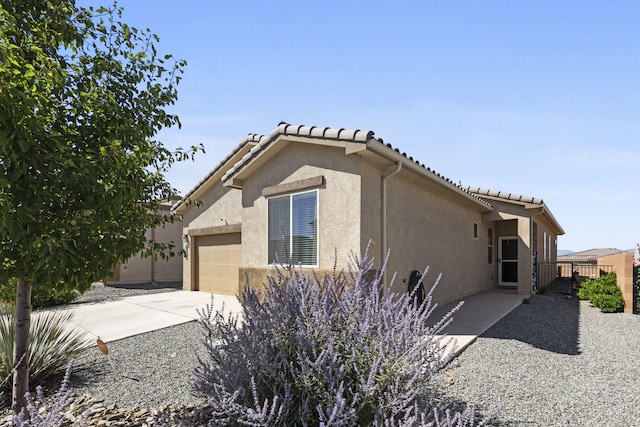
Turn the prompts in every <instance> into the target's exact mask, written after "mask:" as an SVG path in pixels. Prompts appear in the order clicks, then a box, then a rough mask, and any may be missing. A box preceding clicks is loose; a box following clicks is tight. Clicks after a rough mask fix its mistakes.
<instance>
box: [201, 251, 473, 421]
mask: <svg viewBox="0 0 640 427" xmlns="http://www.w3.org/2000/svg"><path fill="white" fill-rule="evenodd" d="M352 261H353V262H352V267H351V268H350V269H349V271H348V272H340V273H337V272H334V274H333V275H325V276H323V277H317V276H315V275H312V274H307V273H304V272H302V271H301V270H298V269H296V268H293V267H282V266H281V267H280V268H279V269H277V274H276V275H274V277H270V278H269V281H268V283H266V284H264V288H263V289H262V290H256V289H255V288H252V287H249V286H248V285H246V286H245V287H244V291H243V294H242V306H243V314H242V317H241V320H240V319H239V318H238V317H234V316H230V315H228V314H225V313H224V312H221V311H216V312H214V311H213V309H212V306H208V307H207V308H206V309H205V310H203V311H202V312H201V319H200V323H201V325H202V327H203V331H204V340H205V343H206V348H207V356H206V357H204V358H201V359H200V361H199V365H198V367H197V368H196V371H195V382H194V389H195V392H196V394H197V395H199V396H203V397H205V398H207V400H208V403H209V405H210V406H211V408H212V419H211V422H210V424H209V425H225V426H238V425H259V426H282V425H287V426H354V425H361V426H387V427H392V426H427V425H433V426H453V425H455V426H467V425H477V424H476V420H475V419H474V413H473V411H472V410H471V409H469V408H467V410H465V411H463V412H456V411H449V410H447V409H446V408H443V407H439V406H437V405H436V404H434V403H433V402H434V401H435V399H436V397H437V396H438V386H437V384H436V381H435V379H434V378H433V375H434V373H436V372H437V371H439V370H441V369H443V368H444V367H445V366H447V364H448V363H449V362H450V360H451V359H452V357H453V353H452V352H451V351H450V350H446V349H445V344H446V343H447V342H448V339H447V338H446V336H444V335H442V334H441V333H442V330H443V328H444V327H445V326H446V325H448V324H449V322H450V321H451V320H452V314H453V312H454V311H455V310H457V308H458V307H459V306H458V307H456V308H455V309H454V310H452V312H450V313H449V314H447V315H446V316H445V317H444V318H442V319H440V320H437V321H435V322H432V321H431V320H430V319H429V316H430V314H431V313H432V311H433V309H434V307H435V306H434V305H433V304H432V293H433V290H432V291H431V292H430V293H429V294H428V296H427V298H426V299H425V301H424V303H423V304H422V305H421V306H416V303H415V302H414V299H413V298H412V296H411V295H409V294H394V293H392V292H390V290H389V287H388V286H384V285H383V284H382V283H381V280H382V279H381V278H382V277H383V276H382V273H380V274H378V275H377V276H376V277H375V279H373V280H371V281H368V280H366V277H367V273H368V272H369V271H370V269H371V267H372V264H371V263H370V262H369V261H368V260H367V256H366V254H365V256H364V257H363V258H362V259H358V258H357V257H353V260H352ZM425 273H426V272H425ZM423 278H424V275H423ZM421 280H422V279H421ZM436 283H437V281H436ZM480 425H482V422H480Z"/></svg>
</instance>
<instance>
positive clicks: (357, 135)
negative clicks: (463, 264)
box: [222, 122, 491, 207]
mask: <svg viewBox="0 0 640 427" xmlns="http://www.w3.org/2000/svg"><path fill="white" fill-rule="evenodd" d="M252 135H253V136H254V140H255V141H258V144H257V145H256V146H255V147H253V148H252V149H251V151H249V153H247V154H246V155H245V156H243V157H242V159H241V160H240V161H239V162H238V163H236V164H235V165H233V167H231V168H230V169H229V170H228V171H227V172H226V173H225V174H224V176H223V177H222V180H223V181H226V180H228V179H229V178H230V177H231V176H232V175H233V174H235V173H236V172H238V171H239V170H240V169H242V168H243V167H244V166H245V165H246V164H248V163H249V161H250V160H251V159H252V158H253V157H255V156H256V155H257V154H259V153H260V152H262V151H263V150H265V149H266V148H267V147H268V146H269V144H271V143H272V142H273V141H274V140H275V139H276V138H277V137H278V136H280V135H288V136H300V137H308V138H318V139H329V140H337V141H346V142H354V143H362V144H366V143H368V142H376V143H380V144H382V145H385V146H386V147H388V148H390V149H391V150H393V151H394V152H396V153H397V154H399V155H401V156H402V157H404V158H406V159H408V160H409V161H411V162H414V163H415V164H416V165H418V166H420V167H421V168H422V169H424V171H426V172H429V173H431V174H432V175H433V176H434V177H437V178H439V179H440V180H441V181H443V184H444V185H447V186H450V187H454V188H455V189H456V190H457V191H461V192H463V193H466V194H467V195H468V196H471V197H472V198H473V199H474V200H476V201H477V202H480V203H482V204H485V205H487V206H489V207H491V203H489V202H488V201H486V200H484V199H482V198H481V197H478V196H477V195H476V194H474V193H472V192H470V191H468V190H467V189H466V188H463V187H462V186H461V185H459V184H457V183H455V182H454V181H453V180H451V179H449V178H447V177H445V176H443V175H440V174H439V173H437V172H436V171H435V170H432V169H431V168H429V167H426V166H425V165H424V164H423V163H420V162H419V161H418V160H414V159H413V157H411V156H407V154H406V153H404V152H400V150H399V149H397V148H394V147H393V146H392V145H391V144H388V143H387V144H385V143H384V141H383V139H382V138H375V137H374V135H375V133H374V132H373V131H371V130H360V129H355V130H348V129H343V128H330V127H317V126H305V125H292V124H289V123H287V122H280V123H279V124H278V127H277V128H276V129H274V130H273V131H272V132H271V133H270V134H269V135H267V136H264V135H255V134H252Z"/></svg>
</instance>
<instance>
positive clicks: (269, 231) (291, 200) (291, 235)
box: [266, 189, 320, 268]
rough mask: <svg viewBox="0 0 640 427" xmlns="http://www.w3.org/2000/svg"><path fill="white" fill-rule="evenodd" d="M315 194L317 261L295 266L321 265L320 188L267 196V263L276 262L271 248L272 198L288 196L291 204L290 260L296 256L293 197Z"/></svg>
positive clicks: (315, 250) (312, 266)
mask: <svg viewBox="0 0 640 427" xmlns="http://www.w3.org/2000/svg"><path fill="white" fill-rule="evenodd" d="M312 193H313V194H314V195H315V213H314V214H315V221H316V224H315V236H314V237H315V248H313V250H314V252H315V263H314V264H295V266H299V265H301V266H302V267H305V268H317V267H318V265H319V258H320V255H319V252H320V239H319V237H320V230H319V222H320V221H319V212H320V196H319V191H318V189H313V190H303V191H296V192H291V193H287V194H278V195H273V196H272V197H267V198H266V200H267V221H266V222H267V233H266V234H267V235H266V244H267V248H266V249H267V251H266V252H267V265H273V263H274V262H276V260H275V259H273V260H271V259H270V258H271V250H270V242H271V221H270V219H271V218H270V208H269V204H270V202H271V200H275V199H284V198H287V200H288V206H289V224H288V225H289V230H288V235H287V238H288V242H287V243H288V252H289V257H290V260H292V259H293V258H294V255H293V246H294V239H293V228H294V215H295V214H294V210H293V198H294V197H295V196H299V195H303V194H312ZM290 260H282V259H279V260H278V262H286V263H288V262H289V261H290Z"/></svg>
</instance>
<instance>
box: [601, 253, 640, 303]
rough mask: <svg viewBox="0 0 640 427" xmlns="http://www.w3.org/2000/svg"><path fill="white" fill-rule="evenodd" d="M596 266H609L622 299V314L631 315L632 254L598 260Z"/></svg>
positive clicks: (616, 255) (610, 256)
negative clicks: (614, 275) (611, 267)
mask: <svg viewBox="0 0 640 427" xmlns="http://www.w3.org/2000/svg"><path fill="white" fill-rule="evenodd" d="M598 265H611V266H613V272H614V273H616V279H617V281H618V287H619V288H620V290H621V291H622V296H623V298H624V312H625V313H633V280H634V278H633V254H632V253H631V252H620V253H617V254H614V255H609V256H604V257H599V258H598Z"/></svg>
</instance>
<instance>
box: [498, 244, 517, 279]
mask: <svg viewBox="0 0 640 427" xmlns="http://www.w3.org/2000/svg"><path fill="white" fill-rule="evenodd" d="M498 250H499V253H498V264H499V267H498V270H499V272H498V274H499V285H500V286H505V287H510V288H513V287H517V286H518V237H516V236H501V237H499V238H498Z"/></svg>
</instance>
